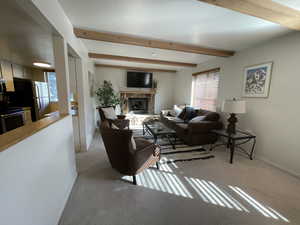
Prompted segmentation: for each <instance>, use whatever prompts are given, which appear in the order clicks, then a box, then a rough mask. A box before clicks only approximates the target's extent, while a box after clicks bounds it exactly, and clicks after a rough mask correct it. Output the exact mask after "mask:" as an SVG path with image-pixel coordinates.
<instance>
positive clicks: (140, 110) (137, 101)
mask: <svg viewBox="0 0 300 225" xmlns="http://www.w3.org/2000/svg"><path fill="white" fill-rule="evenodd" d="M128 109H129V113H134V114H147V113H148V98H128Z"/></svg>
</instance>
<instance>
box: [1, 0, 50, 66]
mask: <svg viewBox="0 0 300 225" xmlns="http://www.w3.org/2000/svg"><path fill="white" fill-rule="evenodd" d="M0 21H1V29H0V49H1V50H0V58H1V59H6V60H9V61H11V62H14V63H18V64H22V65H28V66H32V62H33V61H46V62H49V63H51V64H52V65H54V57H53V45H52V35H53V33H54V31H53V29H52V27H51V25H50V24H49V23H48V22H47V21H46V20H45V19H44V18H43V17H42V16H41V14H40V13H39V11H38V10H37V9H35V8H33V7H32V4H29V3H28V2H27V1H19V0H9V1H1V7H0Z"/></svg>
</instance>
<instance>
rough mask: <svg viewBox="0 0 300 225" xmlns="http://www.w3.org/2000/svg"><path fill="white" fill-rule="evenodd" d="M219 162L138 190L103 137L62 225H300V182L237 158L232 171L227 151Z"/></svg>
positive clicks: (148, 178) (147, 182)
mask: <svg viewBox="0 0 300 225" xmlns="http://www.w3.org/2000/svg"><path fill="white" fill-rule="evenodd" d="M256 150H257V151H259V149H256ZM214 155H215V158H213V159H209V160H196V161H190V162H178V163H174V164H166V165H164V166H163V167H162V168H161V169H160V170H159V171H158V170H156V169H155V168H151V169H148V170H147V171H146V172H144V173H143V174H140V175H139V177H138V180H137V182H138V185H137V186H134V185H132V184H131V183H130V180H131V178H130V177H122V176H121V175H120V174H118V173H117V172H115V171H114V170H113V169H112V168H111V167H110V165H109V162H108V159H107V157H106V153H105V150H104V147H103V144H102V141H101V139H100V136H99V135H97V136H96V137H95V139H94V143H93V145H92V147H91V149H90V151H89V152H87V153H80V154H78V155H77V162H78V171H79V177H78V179H77V181H76V183H75V186H74V188H73V191H72V194H71V196H70V199H69V201H68V203H67V206H66V208H65V210H64V213H63V216H62V218H61V221H60V225H150V224H151V225H154V224H155V225H168V224H170V225H194V224H195V225H199V224H201V225H202V224H203V225H250V224H251V225H277V224H295V225H296V224H300V191H299V190H300V188H299V187H300V180H298V179H297V178H295V177H292V176H290V175H288V174H286V173H284V172H282V171H280V170H278V169H276V168H273V167H272V166H269V165H267V164H265V163H263V162H261V161H258V160H253V161H250V160H249V159H248V158H245V157H243V156H242V155H238V154H236V155H235V159H234V164H229V163H228V160H229V152H227V151H225V150H224V149H218V150H216V151H214Z"/></svg>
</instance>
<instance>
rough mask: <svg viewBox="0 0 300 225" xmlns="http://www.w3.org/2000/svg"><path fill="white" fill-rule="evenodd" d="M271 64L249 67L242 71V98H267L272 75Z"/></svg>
mask: <svg viewBox="0 0 300 225" xmlns="http://www.w3.org/2000/svg"><path fill="white" fill-rule="evenodd" d="M272 66H273V62H268V63H264V64H260V65H254V66H249V67H246V68H245V71H244V87H243V96H244V97H252V98H267V97H268V96H269V88H270V82H271V75H272Z"/></svg>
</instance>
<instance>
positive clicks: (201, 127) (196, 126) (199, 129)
mask: <svg viewBox="0 0 300 225" xmlns="http://www.w3.org/2000/svg"><path fill="white" fill-rule="evenodd" d="M222 128H223V123H221V122H219V121H201V122H198V123H189V124H188V131H189V132H190V133H207V132H209V131H211V130H219V129H222Z"/></svg>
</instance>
